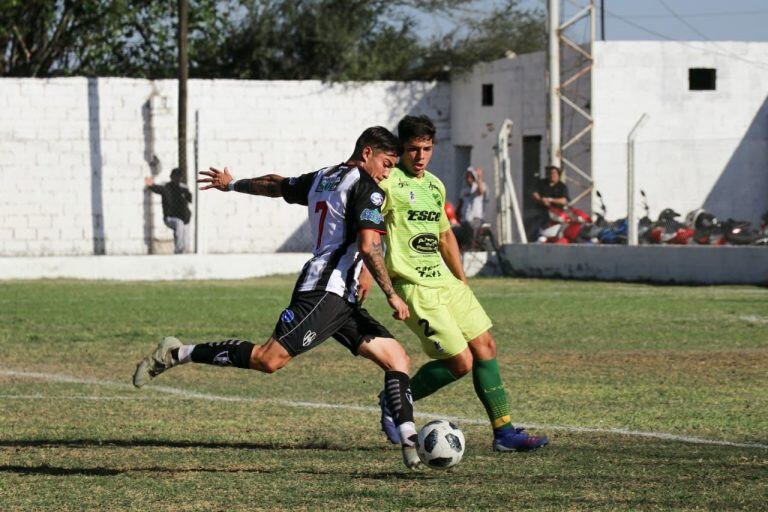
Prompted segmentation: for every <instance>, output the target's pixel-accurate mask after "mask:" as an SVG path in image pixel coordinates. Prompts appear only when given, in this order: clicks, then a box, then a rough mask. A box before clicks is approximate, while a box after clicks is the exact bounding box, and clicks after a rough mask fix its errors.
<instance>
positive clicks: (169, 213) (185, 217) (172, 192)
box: [144, 169, 192, 254]
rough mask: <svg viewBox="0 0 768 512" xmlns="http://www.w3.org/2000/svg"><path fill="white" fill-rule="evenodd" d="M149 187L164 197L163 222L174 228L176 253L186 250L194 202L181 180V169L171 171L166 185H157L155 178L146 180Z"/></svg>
mask: <svg viewBox="0 0 768 512" xmlns="http://www.w3.org/2000/svg"><path fill="white" fill-rule="evenodd" d="M144 183H146V185H147V188H148V189H149V190H151V191H152V192H154V193H155V194H160V195H161V196H162V198H163V222H165V225H166V226H168V227H169V228H171V229H172V230H173V241H174V250H173V252H175V253H176V254H181V253H183V252H186V248H187V240H188V238H189V219H190V218H191V217H192V212H191V211H190V210H189V206H188V203H191V202H192V193H191V192H190V191H189V188H187V186H186V185H184V184H183V183H182V182H181V170H180V169H174V170H172V171H171V181H169V182H168V183H166V184H165V185H155V180H154V179H152V178H151V177H150V178H146V179H145V180H144Z"/></svg>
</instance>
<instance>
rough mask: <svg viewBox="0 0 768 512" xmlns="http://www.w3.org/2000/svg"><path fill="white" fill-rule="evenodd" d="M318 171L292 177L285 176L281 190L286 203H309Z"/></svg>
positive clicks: (305, 204) (281, 183)
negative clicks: (310, 192) (310, 191)
mask: <svg viewBox="0 0 768 512" xmlns="http://www.w3.org/2000/svg"><path fill="white" fill-rule="evenodd" d="M315 175H317V172H310V173H307V174H302V175H301V176H296V177H292V178H285V179H284V180H283V181H281V182H280V192H282V194H283V199H285V202H286V203H291V204H303V205H304V206H307V204H309V201H308V197H309V190H310V189H311V188H312V182H313V181H315Z"/></svg>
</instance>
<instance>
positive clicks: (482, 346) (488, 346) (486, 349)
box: [469, 331, 496, 360]
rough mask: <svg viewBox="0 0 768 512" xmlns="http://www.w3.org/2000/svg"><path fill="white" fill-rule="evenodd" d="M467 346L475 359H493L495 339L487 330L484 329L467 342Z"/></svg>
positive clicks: (494, 355)
mask: <svg viewBox="0 0 768 512" xmlns="http://www.w3.org/2000/svg"><path fill="white" fill-rule="evenodd" d="M469 348H470V350H471V351H472V355H473V356H474V357H475V359H482V360H486V359H493V358H494V357H496V341H495V340H494V339H493V336H491V333H490V332H489V331H485V332H484V333H483V334H481V335H480V336H478V337H477V338H475V339H473V340H472V341H470V342H469Z"/></svg>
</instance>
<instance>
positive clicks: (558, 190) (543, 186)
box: [528, 165, 570, 240]
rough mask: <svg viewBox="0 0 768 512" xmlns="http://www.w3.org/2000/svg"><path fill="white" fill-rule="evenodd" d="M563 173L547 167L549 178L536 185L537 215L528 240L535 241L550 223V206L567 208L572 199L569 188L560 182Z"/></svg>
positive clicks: (555, 168) (558, 169) (534, 198)
mask: <svg viewBox="0 0 768 512" xmlns="http://www.w3.org/2000/svg"><path fill="white" fill-rule="evenodd" d="M561 174H562V171H561V170H560V168H558V167H555V166H554V165H550V166H548V167H547V177H546V178H545V179H543V180H539V182H538V183H537V184H536V191H535V192H534V193H533V200H534V201H536V203H537V215H536V217H535V218H534V219H533V221H532V222H531V228H530V230H529V232H528V240H535V239H537V238H538V237H539V231H540V230H541V229H542V228H543V227H544V226H546V224H547V222H548V221H549V209H548V208H549V205H555V206H559V207H561V208H562V207H565V206H567V205H568V201H569V199H570V197H569V195H568V187H567V186H566V185H565V183H563V182H562V181H560V175H561Z"/></svg>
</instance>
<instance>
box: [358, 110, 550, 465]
mask: <svg viewBox="0 0 768 512" xmlns="http://www.w3.org/2000/svg"><path fill="white" fill-rule="evenodd" d="M397 129H398V135H399V137H400V141H401V143H402V144H403V148H404V151H403V153H402V155H401V156H400V162H399V164H398V167H396V168H394V169H392V171H391V172H390V173H389V176H388V177H387V178H386V179H384V180H382V181H380V182H379V186H380V187H381V188H382V189H383V190H384V192H385V194H386V197H385V200H384V204H383V205H382V213H383V214H384V218H385V219H386V231H387V234H386V235H385V242H386V245H387V253H386V264H387V270H388V271H389V275H390V277H391V278H392V282H393V285H394V287H395V290H396V292H397V293H398V294H399V295H400V296H401V297H403V299H405V301H406V303H407V304H408V306H409V308H410V311H411V315H410V316H409V317H408V318H407V319H406V320H405V323H406V324H407V325H408V327H409V328H410V329H411V330H412V331H413V332H414V333H415V334H416V336H418V338H419V340H420V341H421V346H422V349H423V350H424V352H425V353H426V354H427V355H428V356H429V357H431V358H432V359H433V360H432V361H430V362H428V363H426V364H425V365H424V366H422V367H421V368H419V370H418V371H417V372H416V374H415V375H414V376H413V377H412V378H411V390H412V393H413V400H414V401H416V400H420V399H422V398H425V397H427V396H429V395H431V394H432V393H434V392H435V391H437V390H438V389H440V388H442V387H443V386H446V385H448V384H450V383H452V382H454V381H456V380H458V379H460V378H461V377H463V376H464V375H466V374H468V373H470V372H471V373H472V381H473V383H474V388H475V393H476V394H477V397H478V398H479V399H480V401H481V402H482V403H483V406H484V407H485V410H486V412H487V414H488V419H489V420H490V423H491V426H492V428H493V445H492V446H493V449H494V450H496V451H527V450H534V449H536V448H539V447H541V446H544V445H546V444H547V443H548V439H547V437H545V436H541V437H537V436H531V435H528V434H527V433H525V432H524V431H523V429H522V428H515V427H514V426H513V425H512V421H511V417H510V410H509V402H508V400H507V395H506V391H505V389H504V383H503V382H502V379H501V375H500V374H499V365H498V363H497V362H496V343H495V341H494V339H493V336H492V335H491V332H490V328H491V325H492V324H491V319H490V318H488V315H487V314H486V313H485V311H484V310H483V307H482V306H481V305H480V303H479V302H478V301H477V299H476V298H475V295H474V294H473V293H472V290H471V289H470V288H469V286H468V285H467V278H466V276H465V275H464V269H463V266H462V263H461V256H460V253H459V247H458V244H457V242H456V238H455V236H454V234H453V231H452V230H451V226H450V223H449V222H448V220H447V219H446V216H445V213H444V210H443V208H444V205H445V186H444V185H443V183H442V182H441V181H440V180H439V179H438V178H437V176H435V175H434V174H432V173H430V172H429V171H428V170H427V166H428V165H429V160H430V158H431V157H432V150H433V148H434V144H435V132H436V130H435V125H434V124H433V123H432V121H431V120H430V119H429V118H428V117H427V116H420V117H414V116H406V117H405V118H403V119H402V120H401V121H400V123H399V124H398V127H397ZM367 287H368V285H367V284H365V283H364V285H363V288H364V289H365V288H367ZM379 402H380V405H381V407H382V427H383V430H384V431H385V432H386V434H387V437H388V438H389V439H390V441H392V442H399V437H398V432H397V429H396V428H394V427H395V424H394V423H393V421H392V419H391V414H390V412H391V411H388V410H387V409H388V396H387V395H386V394H385V393H383V392H382V394H381V395H380V397H379Z"/></svg>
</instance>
